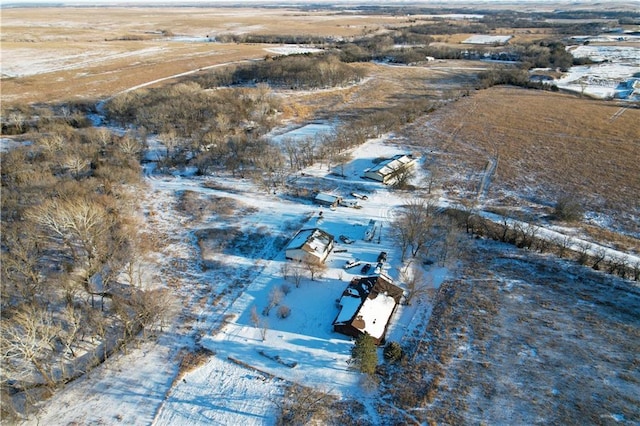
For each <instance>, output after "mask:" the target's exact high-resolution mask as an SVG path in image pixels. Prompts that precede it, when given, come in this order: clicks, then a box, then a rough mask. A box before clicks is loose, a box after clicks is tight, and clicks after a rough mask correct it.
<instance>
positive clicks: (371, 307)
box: [333, 276, 402, 341]
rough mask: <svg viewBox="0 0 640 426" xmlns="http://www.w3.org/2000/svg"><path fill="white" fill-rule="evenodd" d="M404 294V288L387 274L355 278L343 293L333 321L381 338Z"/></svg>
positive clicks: (378, 338) (378, 339)
mask: <svg viewBox="0 0 640 426" xmlns="http://www.w3.org/2000/svg"><path fill="white" fill-rule="evenodd" d="M401 297H402V289H400V288H399V287H397V286H395V285H394V284H392V283H391V279H390V278H389V277H388V276H371V277H361V278H355V279H354V280H352V281H351V283H350V284H349V286H348V287H347V288H346V290H345V291H344V292H343V293H342V297H341V298H340V312H339V313H338V316H337V317H336V319H335V321H334V322H333V324H334V325H350V326H351V327H353V328H355V329H357V330H359V331H360V332H362V333H368V334H369V335H370V336H371V337H373V338H374V339H376V340H377V341H380V340H381V339H382V338H383V337H384V333H385V330H386V327H387V323H388V322H389V319H390V318H391V315H392V314H393V310H394V308H395V307H396V305H397V304H398V303H399V302H400V298H401Z"/></svg>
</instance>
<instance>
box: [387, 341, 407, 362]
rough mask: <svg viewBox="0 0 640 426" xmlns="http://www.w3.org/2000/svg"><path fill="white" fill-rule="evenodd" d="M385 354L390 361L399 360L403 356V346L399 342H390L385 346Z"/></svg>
mask: <svg viewBox="0 0 640 426" xmlns="http://www.w3.org/2000/svg"><path fill="white" fill-rule="evenodd" d="M383 355H384V359H386V360H387V361H388V362H397V361H399V360H400V359H401V358H402V355H403V354H402V347H401V346H400V344H399V343H398V342H389V343H387V345H386V346H385V347H384V351H383Z"/></svg>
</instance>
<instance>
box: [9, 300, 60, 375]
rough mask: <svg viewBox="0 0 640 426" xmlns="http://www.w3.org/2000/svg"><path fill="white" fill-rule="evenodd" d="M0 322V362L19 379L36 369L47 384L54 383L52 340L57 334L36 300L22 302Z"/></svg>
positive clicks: (53, 325)
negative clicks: (28, 302)
mask: <svg viewBox="0 0 640 426" xmlns="http://www.w3.org/2000/svg"><path fill="white" fill-rule="evenodd" d="M3 323H4V324H3V325H2V339H0V344H1V345H2V355H1V356H2V365H3V370H4V369H7V370H8V371H10V372H11V373H12V375H14V377H18V378H20V379H22V380H27V381H28V380H30V379H31V377H32V375H33V373H34V372H36V373H37V374H39V375H40V376H41V377H42V379H43V380H44V382H45V384H46V385H47V386H54V385H55V382H56V379H55V376H54V374H53V371H52V365H51V364H52V361H53V358H54V354H55V349H56V348H55V346H54V340H55V338H56V336H57V335H58V334H59V329H58V327H57V326H56V325H55V324H54V322H53V316H52V314H51V313H50V312H47V311H46V310H45V309H43V308H42V307H39V306H38V305H35V304H29V305H25V306H23V307H22V308H21V309H20V310H19V311H17V312H15V314H14V315H13V316H12V318H11V320H7V321H3Z"/></svg>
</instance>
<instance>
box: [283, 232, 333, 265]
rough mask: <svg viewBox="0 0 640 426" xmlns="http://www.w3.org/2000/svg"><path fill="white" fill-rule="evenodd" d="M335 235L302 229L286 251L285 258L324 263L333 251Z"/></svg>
mask: <svg viewBox="0 0 640 426" xmlns="http://www.w3.org/2000/svg"><path fill="white" fill-rule="evenodd" d="M333 243H334V237H333V235H331V234H329V233H327V232H325V231H323V230H321V229H318V228H313V229H302V230H300V231H298V233H297V234H296V235H295V237H293V239H292V240H291V241H290V242H289V244H288V245H287V247H286V249H285V256H286V258H287V259H290V260H297V261H298V262H311V263H322V262H324V261H325V259H326V258H327V256H329V253H331V250H332V249H333Z"/></svg>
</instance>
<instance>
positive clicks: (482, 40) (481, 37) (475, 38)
mask: <svg viewBox="0 0 640 426" xmlns="http://www.w3.org/2000/svg"><path fill="white" fill-rule="evenodd" d="M511 37H513V36H510V35H506V36H492V35H486V34H476V35H472V36H471V37H469V38H467V39H465V40H464V41H463V42H462V43H463V44H489V45H490V44H504V43H506V42H508V41H509V40H511Z"/></svg>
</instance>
